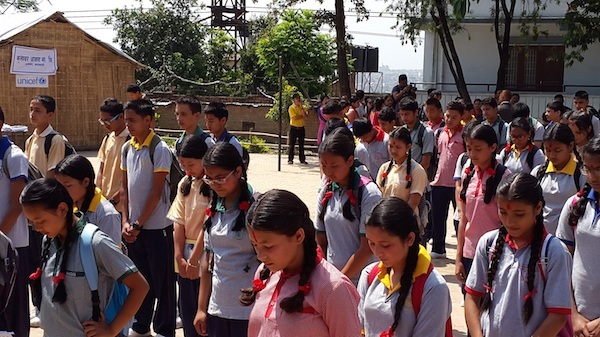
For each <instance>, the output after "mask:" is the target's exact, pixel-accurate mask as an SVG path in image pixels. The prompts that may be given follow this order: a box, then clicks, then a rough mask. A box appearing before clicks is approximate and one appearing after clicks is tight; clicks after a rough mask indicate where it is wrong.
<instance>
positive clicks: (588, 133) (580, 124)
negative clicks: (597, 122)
mask: <svg viewBox="0 0 600 337" xmlns="http://www.w3.org/2000/svg"><path fill="white" fill-rule="evenodd" d="M569 128H570V129H571V131H572V132H573V135H574V136H575V146H576V149H577V152H576V156H577V160H578V161H581V159H582V158H581V156H580V154H581V153H582V151H583V146H584V145H585V144H587V143H588V141H589V140H590V139H592V138H593V137H594V127H593V124H592V115H590V114H588V113H587V112H585V111H573V112H572V113H571V114H570V115H569Z"/></svg>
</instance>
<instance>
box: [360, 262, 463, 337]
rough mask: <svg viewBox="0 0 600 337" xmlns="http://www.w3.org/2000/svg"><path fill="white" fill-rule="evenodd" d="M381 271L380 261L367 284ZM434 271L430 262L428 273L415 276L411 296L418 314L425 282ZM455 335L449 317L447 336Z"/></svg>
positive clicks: (370, 274)
mask: <svg viewBox="0 0 600 337" xmlns="http://www.w3.org/2000/svg"><path fill="white" fill-rule="evenodd" d="M380 271H381V269H380V268H379V263H377V264H376V265H375V267H373V269H371V272H370V273H369V276H368V277H367V284H368V285H369V286H370V285H371V284H372V283H373V281H374V280H375V278H376V277H377V275H378V274H379V272H380ZM432 271H433V264H431V263H429V268H427V273H425V274H421V275H419V276H417V278H415V281H414V282H413V284H412V294H411V298H412V306H413V309H414V310H415V315H416V316H419V312H420V311H421V301H423V291H424V289H425V282H426V281H427V278H428V277H429V274H431V272H432ZM453 336H454V335H453V334H452V318H451V317H448V320H447V321H446V334H445V337H453Z"/></svg>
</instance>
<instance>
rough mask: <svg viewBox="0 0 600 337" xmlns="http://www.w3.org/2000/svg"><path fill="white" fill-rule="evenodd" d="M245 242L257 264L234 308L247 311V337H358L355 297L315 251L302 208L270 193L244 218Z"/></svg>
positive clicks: (312, 232) (282, 194)
mask: <svg viewBox="0 0 600 337" xmlns="http://www.w3.org/2000/svg"><path fill="white" fill-rule="evenodd" d="M247 227H248V231H249V232H250V241H251V242H252V245H253V246H254V248H255V249H256V252H257V257H258V258H259V259H260V260H261V261H262V264H261V266H260V267H258V270H257V271H256V274H255V277H254V281H253V282H252V287H251V288H247V289H243V290H242V296H241V297H240V302H241V303H242V305H246V306H249V305H252V304H254V306H253V308H252V312H251V313H250V323H249V327H248V336H249V337H258V336H265V337H271V336H323V337H324V336H331V337H334V336H358V335H359V334H360V329H361V328H360V322H359V321H358V312H357V309H356V308H357V307H358V302H359V297H358V293H357V292H356V288H355V287H354V285H353V284H352V283H351V282H350V280H349V279H348V278H347V277H346V276H345V275H344V274H342V273H341V272H340V271H339V270H337V269H336V268H335V267H334V266H333V265H331V264H330V263H329V262H327V261H325V260H324V259H323V258H322V256H321V252H320V251H319V249H318V248H317V244H316V241H315V228H314V227H313V223H312V221H311V220H310V215H309V211H308V208H307V207H306V205H305V204H304V203H303V202H302V200H300V198H298V197H297V196H296V195H294V194H292V193H290V192H287V191H283V190H271V191H269V192H267V193H265V194H264V195H262V196H261V197H260V198H259V199H258V201H257V202H256V203H255V204H254V205H252V207H251V208H250V211H249V212H248V224H247Z"/></svg>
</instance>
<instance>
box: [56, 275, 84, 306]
mask: <svg viewBox="0 0 600 337" xmlns="http://www.w3.org/2000/svg"><path fill="white" fill-rule="evenodd" d="M63 282H65V289H66V290H67V299H69V300H81V299H85V298H87V299H90V300H91V298H92V297H91V296H92V291H91V289H90V285H89V283H88V281H87V278H86V277H85V273H84V272H72V271H67V272H66V273H65V280H64V281H63ZM55 289H56V287H55Z"/></svg>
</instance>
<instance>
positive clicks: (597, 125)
mask: <svg viewBox="0 0 600 337" xmlns="http://www.w3.org/2000/svg"><path fill="white" fill-rule="evenodd" d="M573 111H585V112H586V113H587V114H588V115H591V119H592V125H593V126H594V127H593V133H594V136H596V135H598V134H600V119H598V111H596V109H594V107H593V106H591V105H590V96H589V95H588V93H587V92H586V91H583V90H580V91H578V92H576V93H575V96H574V97H573Z"/></svg>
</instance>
